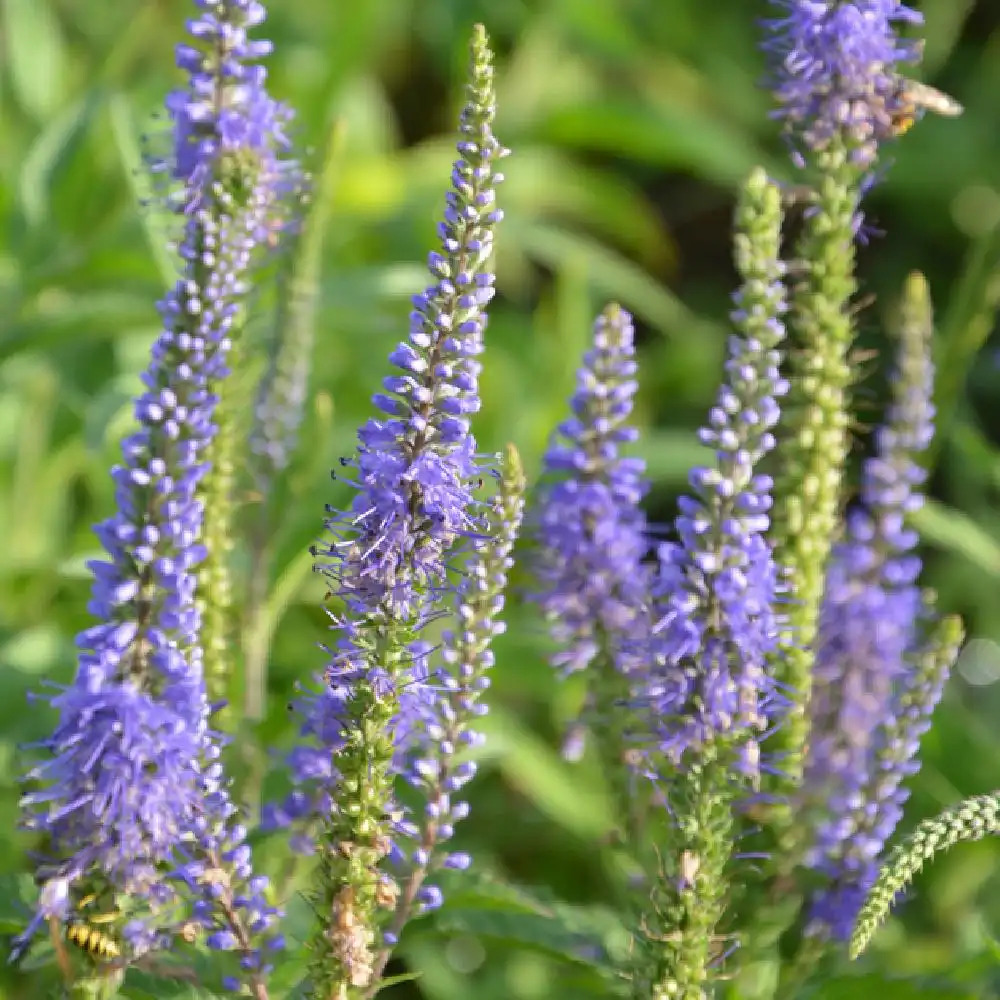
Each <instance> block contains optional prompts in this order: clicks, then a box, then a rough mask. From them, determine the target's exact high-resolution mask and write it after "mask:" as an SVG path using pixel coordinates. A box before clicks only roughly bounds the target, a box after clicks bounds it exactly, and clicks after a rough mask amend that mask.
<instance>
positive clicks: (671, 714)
mask: <svg viewBox="0 0 1000 1000" xmlns="http://www.w3.org/2000/svg"><path fill="white" fill-rule="evenodd" d="M780 231H781V204H780V194H779V191H778V189H777V187H776V186H775V185H773V184H772V183H770V182H769V181H768V180H767V178H766V176H765V175H764V173H763V171H760V170H758V171H755V172H754V173H753V174H752V175H751V177H750V179H749V181H748V182H747V185H746V187H745V189H744V192H743V197H742V199H741V203H740V206H739V209H738V215H737V233H736V265H737V269H738V271H739V273H740V275H741V277H742V286H741V288H740V291H739V292H738V293H737V295H736V309H735V311H734V312H733V321H734V323H735V325H736V328H737V330H738V331H739V332H738V334H737V335H736V336H734V337H732V338H731V340H730V345H729V359H728V361H727V362H726V378H725V382H724V384H723V386H722V388H721V390H720V392H719V396H718V398H717V401H716V405H715V406H714V407H713V408H712V410H711V411H710V413H709V420H708V425H707V426H706V427H705V428H704V429H703V430H702V432H701V440H702V442H703V443H704V444H706V445H708V446H709V447H711V448H713V449H714V451H715V456H716V459H715V462H714V463H713V464H712V465H710V466H708V467H706V468H701V469H696V470H695V471H694V472H693V473H692V475H691V486H692V488H693V490H694V496H693V497H690V498H684V499H682V500H681V502H680V515H679V516H678V518H677V522H676V528H677V534H678V539H677V541H674V542H669V543H666V544H664V545H663V546H661V548H660V552H659V577H658V580H657V585H656V597H657V605H656V610H657V613H658V618H659V620H658V622H657V624H656V626H655V628H654V643H653V652H654V655H655V667H654V668H653V669H652V670H651V671H650V674H649V676H648V678H647V683H646V689H645V692H644V700H645V702H646V707H647V709H648V711H649V725H650V735H651V741H652V743H651V746H650V747H649V755H648V759H647V761H646V767H647V769H648V773H649V776H650V777H651V778H652V779H653V780H654V781H655V782H656V785H657V787H658V788H659V789H660V791H661V793H662V795H663V796H664V798H665V800H666V803H667V805H668V808H669V813H670V833H669V835H668V836H669V839H668V841H667V845H666V849H665V850H663V851H662V852H660V871H659V872H658V876H659V877H658V878H657V880H656V881H655V883H654V885H653V887H652V910H651V912H650V913H649V914H648V915H647V918H646V920H645V927H646V929H647V930H648V934H647V939H646V947H645V948H644V949H643V950H642V956H641V958H640V961H641V962H645V963H646V965H645V968H640V970H639V974H638V975H637V976H636V989H635V996H636V997H654V998H656V1000H666V998H668V997H680V998H684V1000H701V998H703V997H707V996H709V995H710V988H711V987H710V983H711V980H712V978H713V975H714V973H715V971H716V970H715V969H714V964H715V962H716V961H717V957H718V955H719V954H720V953H721V952H723V951H724V950H725V949H724V948H722V947H720V945H721V940H720V937H719V930H718V928H719V922H720V919H721V917H722V913H723V909H724V905H725V900H726V896H727V893H728V882H729V875H728V867H729V863H730V861H731V857H732V852H733V845H734V840H735V833H734V805H735V803H736V802H737V801H738V800H739V799H741V798H745V797H746V796H747V795H748V794H749V793H750V792H751V791H752V789H753V788H755V787H757V786H758V784H759V781H760V773H761V754H760V741H761V739H762V737H763V736H764V734H765V733H766V731H767V729H768V727H769V726H770V725H772V724H773V722H774V721H775V720H776V718H778V716H779V715H780V712H781V699H780V698H779V697H778V694H777V692H776V691H775V690H774V687H773V684H772V682H771V680H770V678H769V677H768V675H767V673H766V663H767V659H768V657H769V656H770V655H771V654H772V653H773V652H774V650H775V647H776V644H777V637H778V627H779V618H778V615H777V612H776V604H777V601H778V597H779V588H778V579H777V571H776V567H775V563H774V561H773V559H772V555H771V549H770V546H769V545H768V542H767V540H766V537H765V535H766V532H767V530H768V527H769V524H770V520H769V513H768V512H769V509H770V506H771V496H770V490H771V480H770V478H769V477H768V476H766V475H763V474H762V473H760V472H759V471H758V464H759V462H760V461H761V459H762V458H763V457H764V456H765V455H766V454H767V453H768V452H769V451H771V449H772V448H773V447H774V436H773V428H774V427H775V425H776V424H777V421H778V415H779V407H778V399H779V398H780V397H781V396H782V395H783V394H784V393H785V392H786V391H787V384H786V383H785V381H784V379H782V378H781V376H780V375H779V372H778V367H779V364H780V359H781V356H780V352H779V346H780V344H781V342H782V340H783V338H784V332H785V331H784V326H783V323H782V315H783V314H784V312H785V308H786V306H785V291H784V286H783V284H782V278H783V275H784V266H783V264H782V262H781V260H780V257H779V242H780Z"/></svg>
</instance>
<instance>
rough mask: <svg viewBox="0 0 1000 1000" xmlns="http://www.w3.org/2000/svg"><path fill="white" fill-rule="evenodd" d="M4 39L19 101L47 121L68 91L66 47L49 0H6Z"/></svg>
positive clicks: (39, 117)
mask: <svg viewBox="0 0 1000 1000" xmlns="http://www.w3.org/2000/svg"><path fill="white" fill-rule="evenodd" d="M3 13H4V18H3V29H4V30H3V38H4V42H5V45H4V48H5V49H6V55H7V67H8V73H9V75H10V82H11V86H12V87H13V90H14V93H15V95H16V97H17V101H18V103H19V104H20V105H21V107H22V108H23V109H24V111H25V112H26V113H27V114H28V115H30V116H31V117H32V118H34V119H35V120H36V121H39V122H41V121H45V120H46V119H47V118H49V117H50V116H51V115H52V113H53V112H54V111H55V110H56V108H58V107H59V105H60V104H61V103H62V100H63V97H64V95H65V91H66V48H65V43H64V41H63V37H62V31H61V29H60V26H59V22H58V20H57V19H56V16H55V12H54V11H53V9H52V5H51V4H50V3H49V0H4V8H3Z"/></svg>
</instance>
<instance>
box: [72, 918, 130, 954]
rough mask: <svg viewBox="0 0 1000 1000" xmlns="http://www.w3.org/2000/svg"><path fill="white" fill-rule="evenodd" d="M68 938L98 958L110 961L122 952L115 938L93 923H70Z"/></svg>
mask: <svg viewBox="0 0 1000 1000" xmlns="http://www.w3.org/2000/svg"><path fill="white" fill-rule="evenodd" d="M112 916H113V915H112ZM94 919H95V920H96V919H97V918H94ZM66 940H67V941H69V942H70V943H71V944H75V945H76V946H77V948H80V949H81V950H82V951H85V952H86V953H87V954H88V955H90V956H91V958H97V959H100V960H101V961H104V962H109V961H111V960H112V959H114V958H117V957H118V956H119V955H120V954H121V952H120V951H119V950H118V944H117V942H116V941H115V940H114V938H112V937H110V936H109V935H107V934H105V933H104V931H102V930H100V929H99V928H97V927H95V926H93V925H92V924H84V923H72V924H70V925H69V927H67V928H66Z"/></svg>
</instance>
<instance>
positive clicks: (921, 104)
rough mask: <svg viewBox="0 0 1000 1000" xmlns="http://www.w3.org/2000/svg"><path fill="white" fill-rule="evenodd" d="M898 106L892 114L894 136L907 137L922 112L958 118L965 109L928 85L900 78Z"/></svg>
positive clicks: (897, 93) (947, 95)
mask: <svg viewBox="0 0 1000 1000" xmlns="http://www.w3.org/2000/svg"><path fill="white" fill-rule="evenodd" d="M896 100H897V102H898V105H897V107H896V110H895V111H894V112H893V114H892V131H893V135H896V136H900V135H905V134H906V133H907V132H909V131H910V129H911V128H912V127H913V123H914V122H915V121H916V120H917V118H918V117H919V116H920V112H922V111H933V112H934V114H936V115H944V117H945V118H957V117H958V116H959V115H960V114H961V113H962V112H963V111H964V110H965V108H963V107H962V105H961V104H959V103H958V101H956V100H955V98H954V97H951V96H950V95H949V94H946V93H945V92H944V91H943V90H938V89H937V88H936V87H931V86H929V85H928V84H926V83H918V82H917V81H916V80H908V79H907V78H906V77H900V78H899V82H898V85H897V88H896Z"/></svg>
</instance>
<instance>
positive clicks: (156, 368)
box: [22, 0, 291, 948]
mask: <svg viewBox="0 0 1000 1000" xmlns="http://www.w3.org/2000/svg"><path fill="white" fill-rule="evenodd" d="M198 6H199V7H200V8H201V11H200V14H199V16H198V17H197V18H195V19H193V20H192V21H190V22H189V25H188V28H189V31H190V34H191V35H192V36H193V38H194V39H195V41H196V45H195V46H188V45H182V46H180V47H179V48H178V60H177V61H178V64H179V65H180V66H181V67H182V68H183V69H185V70H187V71H188V73H189V74H190V82H189V87H188V88H187V89H186V90H184V91H178V92H176V93H174V94H172V95H171V97H170V99H169V102H168V107H169V110H170V113H171V116H172V118H173V121H174V126H175V128H174V139H175V150H174V155H173V158H172V160H171V161H170V162H169V163H162V164H160V166H161V168H162V169H163V170H164V171H165V172H169V174H170V175H171V176H172V177H173V178H174V179H175V180H176V181H178V182H180V186H181V190H180V192H179V194H178V196H177V198H176V200H175V207H176V208H177V209H178V211H179V213H180V215H181V218H183V220H184V235H183V239H182V241H181V245H180V247H179V253H180V256H181V259H182V274H181V277H180V278H179V279H178V281H177V284H176V285H175V286H174V288H173V289H172V290H171V291H170V292H169V293H168V294H167V295H166V297H165V298H164V300H163V301H162V303H161V304H160V313H161V316H162V319H163V332H162V333H161V335H160V337H159V338H158V339H157V341H156V343H155V344H154V346H153V349H152V360H151V363H150V366H149V367H148V369H147V370H146V372H145V373H144V374H143V376H142V381H143V385H144V387H145V390H144V392H143V393H142V395H141V396H140V397H139V398H138V399H137V401H136V405H135V415H136V419H137V422H138V424H139V429H138V430H137V431H136V432H135V433H134V434H132V435H131V436H129V437H127V438H126V439H125V441H124V442H123V445H122V454H123V463H122V464H121V465H119V466H116V467H115V468H114V469H113V470H112V476H113V479H114V482H115V500H116V513H115V514H114V515H113V516H112V517H110V518H108V519H107V520H105V521H104V522H102V523H101V524H99V525H98V526H97V528H96V532H97V535H98V538H99V540H100V542H101V544H102V545H103V547H104V549H105V551H106V553H107V558H106V559H103V560H94V561H92V562H91V563H90V564H89V567H90V569H91V571H92V573H93V576H94V585H93V592H92V598H91V601H90V604H89V606H88V608H89V611H90V612H91V614H93V615H94V616H95V618H97V620H98V622H99V624H97V625H95V626H93V627H91V628H88V629H87V630H85V631H84V632H82V633H81V634H80V635H79V636H78V639H77V644H78V646H79V647H80V649H81V653H80V658H79V665H78V670H77V673H76V678H75V680H74V681H73V683H72V684H71V685H70V686H69V687H68V688H66V689H60V690H58V691H57V692H56V693H55V694H54V695H53V696H52V698H51V702H52V705H53V707H54V708H56V710H57V711H58V712H59V722H58V725H57V727H56V730H55V732H54V733H53V735H52V736H51V737H50V738H48V739H47V740H45V741H44V742H43V744H42V748H43V750H44V751H46V753H47V757H48V759H47V760H46V761H44V762H43V763H41V764H40V765H39V766H38V767H36V768H35V769H34V770H33V771H32V772H30V774H29V775H28V781H29V782H30V784H31V785H33V786H35V787H34V788H32V789H30V790H29V791H28V793H27V794H26V795H25V796H24V798H23V800H22V802H23V808H24V811H25V823H26V825H27V826H28V828H29V829H32V830H36V831H38V832H40V833H41V834H42V835H43V836H44V838H45V856H44V858H43V861H42V864H43V867H42V868H41V870H40V874H43V875H44V877H43V888H42V893H41V904H40V910H39V913H38V915H37V918H36V920H35V921H34V922H33V925H32V927H31V928H29V930H28V932H27V935H30V933H31V931H32V930H33V929H34V926H36V925H37V922H38V919H40V918H42V917H55V918H57V919H66V917H67V916H68V913H69V910H70V908H71V906H72V903H73V897H74V896H75V895H78V893H77V891H76V890H75V889H74V888H73V886H74V884H75V883H77V882H81V881H82V880H88V881H89V880H92V879H93V878H95V877H100V878H103V879H104V881H105V883H106V884H107V885H108V886H110V887H111V888H112V889H113V890H114V891H116V892H118V893H120V894H122V895H125V896H128V897H129V899H130V900H131V903H132V905H133V906H135V905H136V903H137V901H141V900H145V901H146V902H147V903H148V904H149V905H150V906H152V907H153V908H154V909H155V908H156V907H157V906H159V905H161V904H162V903H163V902H164V897H165V896H170V895H172V890H170V889H168V888H166V887H165V881H164V880H165V879H167V878H168V874H167V873H168V872H169V871H170V870H171V869H172V867H173V865H174V864H175V861H176V857H175V855H176V849H177V846H178V844H179V843H189V844H190V845H191V850H198V849H202V848H207V847H208V846H209V845H207V844H201V843H200V839H199V838H200V834H199V830H200V828H201V827H202V825H203V820H202V819H200V817H203V816H205V814H206V813H208V814H210V815H213V821H214V822H218V821H219V820H220V819H222V818H223V814H222V813H219V811H218V810H214V809H213V807H212V805H211V799H209V800H206V781H210V780H211V782H212V783H213V784H214V786H215V787H216V788H218V789H221V788H222V779H221V775H219V774H216V772H215V768H217V764H213V763H212V762H213V760H214V759H215V757H216V756H217V748H216V747H215V745H214V736H213V734H212V733H211V732H210V730H209V728H208V717H209V708H210V706H209V704H208V701H207V698H206V694H205V686H204V678H203V673H202V652H201V649H200V646H199V641H200V640H199V630H200V615H199V611H198V606H197V604H196V601H195V574H194V570H195V567H196V566H197V564H198V563H199V562H200V561H201V560H202V559H203V558H204V555H205V552H204V548H203V545H202V542H201V540H200V538H201V528H202V505H201V502H200V500H199V498H198V495H197V492H198V487H199V482H200V481H201V479H202V477H203V475H204V473H205V463H204V456H205V451H206V448H207V447H208V445H209V443H210V442H211V440H212V438H213V436H214V434H215V431H216V427H215V423H214V417H215V409H216V403H217V397H216V394H215V387H216V386H217V384H218V383H219V381H220V380H221V379H223V378H224V377H225V376H226V374H227V367H226V355H227V352H228V349H229V346H230V335H231V333H232V331H233V327H234V324H235V323H236V321H237V315H238V311H239V308H240V303H241V299H242V297H243V296H244V295H245V293H246V290H247V288H246V277H247V274H248V272H249V270H250V268H251V267H252V265H253V260H254V251H255V249H256V248H257V247H258V245H259V243H260V241H261V240H262V238H263V237H264V235H265V234H266V233H267V232H268V231H269V230H270V229H271V227H273V225H274V224H275V220H276V218H277V214H276V212H277V209H276V207H275V200H276V198H277V197H278V196H279V194H280V192H281V191H282V190H283V189H284V185H285V184H286V182H287V178H288V176H289V174H290V169H291V168H290V167H289V166H288V165H287V164H286V162H285V161H283V160H282V152H283V150H284V148H285V145H286V141H285V138H284V136H283V134H282V132H281V129H280V124H281V122H283V121H284V120H285V118H286V114H285V113H284V112H283V111H282V110H280V109H279V107H278V106H277V105H276V104H275V103H274V102H273V101H271V99H270V98H268V97H267V95H266V93H265V92H264V90H263V82H264V70H263V69H262V68H261V67H259V66H256V65H254V64H253V62H252V61H253V60H255V59H257V58H258V57H259V56H260V55H262V54H263V53H264V52H266V51H268V47H267V45H266V44H265V43H262V42H253V41H250V40H248V39H247V37H246V30H247V28H249V27H251V26H254V25H256V24H259V23H260V21H261V20H262V19H263V16H264V15H263V9H262V8H261V6H260V4H258V3H255V2H248V0H226V2H222V0H215V2H213V0H199V2H198ZM234 164H239V165H240V167H239V176H237V174H236V173H235V172H234ZM228 808H229V807H228V806H227V807H226V810H224V812H228ZM225 818H228V816H226V817H225ZM49 884H51V887H50V885H49ZM140 923H141V921H139V922H138V923H137V924H136V926H134V927H133V928H132V934H131V937H132V940H134V941H135V942H136V944H137V946H138V947H140V948H141V947H142V944H141V943H142V942H143V941H146V942H147V943H148V941H149V940H151V938H150V936H149V934H150V933H151V932H150V931H149V928H146V929H145V930H144V929H142V928H141V927H140V926H139V924H140ZM27 935H26V936H27Z"/></svg>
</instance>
